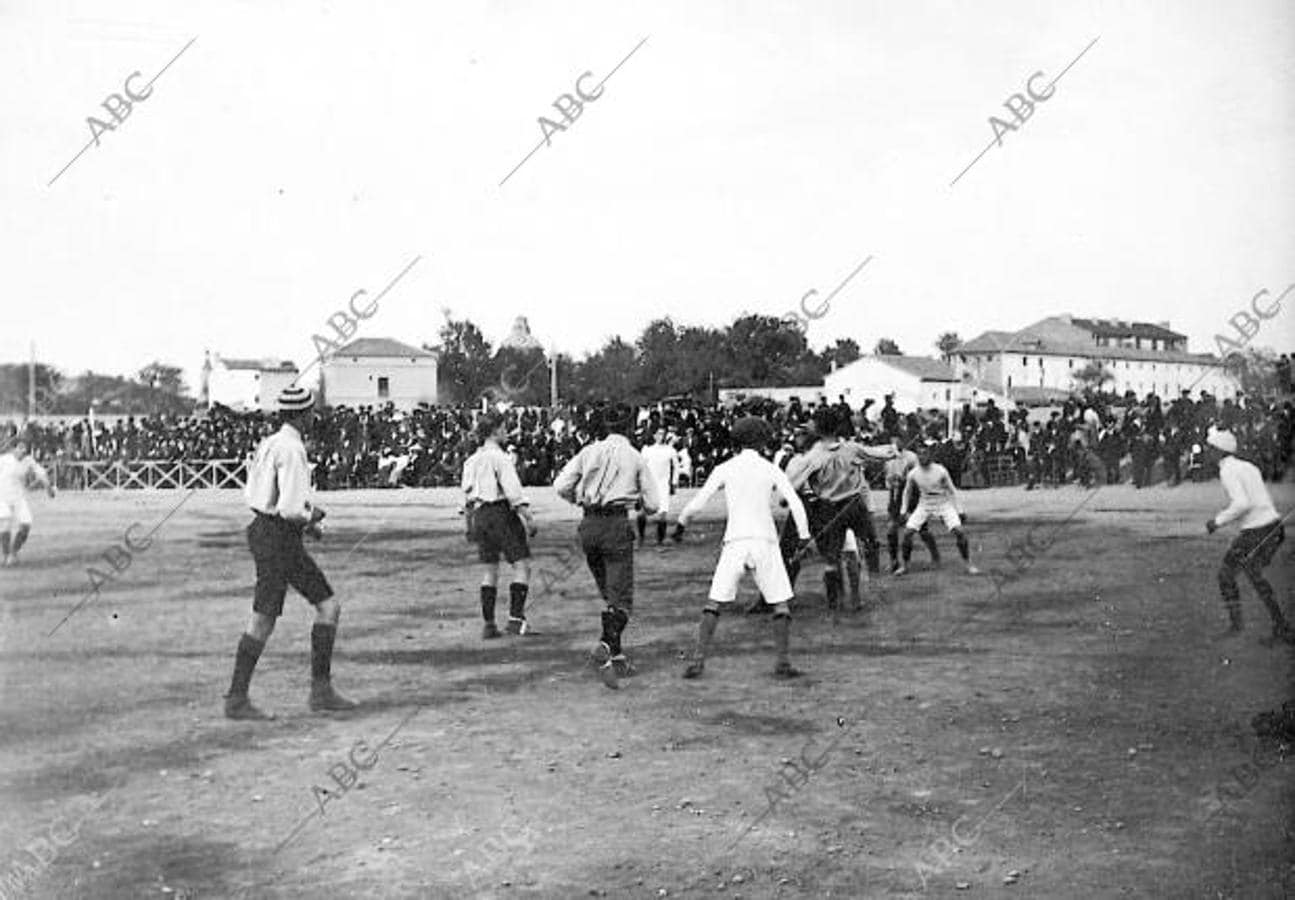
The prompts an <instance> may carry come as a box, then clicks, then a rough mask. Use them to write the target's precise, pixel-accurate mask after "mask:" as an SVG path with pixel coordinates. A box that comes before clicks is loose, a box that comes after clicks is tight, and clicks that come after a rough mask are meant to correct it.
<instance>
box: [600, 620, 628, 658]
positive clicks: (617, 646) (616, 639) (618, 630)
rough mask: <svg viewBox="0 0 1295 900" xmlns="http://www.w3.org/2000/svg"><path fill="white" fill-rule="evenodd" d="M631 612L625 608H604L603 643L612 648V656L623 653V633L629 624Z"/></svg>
mask: <svg viewBox="0 0 1295 900" xmlns="http://www.w3.org/2000/svg"><path fill="white" fill-rule="evenodd" d="M629 620H630V617H629V614H628V613H627V612H625V611H624V610H623V609H604V610H603V614H602V624H603V637H602V640H603V643H604V644H606V645H607V646H608V647H610V648H611V651H612V656H617V655H619V654H620V653H621V634H622V632H624V631H625V626H626V625H628V624H629Z"/></svg>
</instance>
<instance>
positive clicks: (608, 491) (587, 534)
mask: <svg viewBox="0 0 1295 900" xmlns="http://www.w3.org/2000/svg"><path fill="white" fill-rule="evenodd" d="M599 418H600V420H601V430H602V432H603V434H604V437H603V438H602V439H601V440H598V441H595V442H594V443H592V444H590V445H588V446H587V447H585V448H584V449H583V450H581V451H580V452H579V453H578V454H576V455H575V457H574V458H572V459H571V461H570V462H568V463H567V464H566V465H565V466H563V467H562V471H561V472H559V473H558V477H557V479H556V480H554V482H553V487H554V488H555V489H556V491H557V494H558V496H559V497H561V498H562V499H563V500H566V501H567V502H568V503H574V504H576V505H577V506H579V507H580V508H581V509H582V510H584V518H582V519H581V520H580V525H579V528H578V529H577V533H578V534H579V536H580V546H581V549H582V550H583V551H584V554H585V561H586V562H587V563H588V565H589V571H590V572H592V573H593V576H594V582H595V583H596V584H597V585H598V592H599V593H600V594H601V595H602V598H603V602H604V603H606V604H607V608H606V609H604V610H603V612H602V635H601V637H600V638H599V640H598V643H597V644H596V645H595V646H594V649H593V653H592V654H591V657H592V660H593V662H594V664H595V665H596V666H597V667H598V674H599V676H600V677H601V678H602V680H603V684H605V685H606V686H607V687H609V688H612V689H613V690H614V689H616V688H618V687H619V686H620V684H619V678H620V677H621V676H624V675H632V674H633V673H634V667H633V665H632V664H631V663H630V661H629V657H628V656H626V655H625V649H624V647H622V645H621V634H622V633H623V632H624V631H625V626H626V625H628V624H629V620H630V614H631V612H632V611H633V609H634V526H633V525H631V524H630V521H629V511H630V510H632V509H634V508H635V507H636V506H637V505H638V504H639V503H642V506H643V511H644V512H645V513H646V514H647V515H649V516H651V515H653V514H655V513H656V512H657V510H659V509H660V508H661V505H662V504H663V503H664V502H666V501H664V500H663V499H662V498H661V497H660V496H659V495H658V490H657V484H656V479H655V478H653V477H652V473H651V471H649V469H648V466H647V463H646V462H644V460H643V457H642V456H641V455H640V454H639V452H638V451H637V450H635V449H634V445H633V444H631V443H630V442H629V438H628V434H629V430H630V428H631V427H633V421H634V417H633V416H632V415H631V413H630V410H629V409H628V408H627V407H625V406H622V405H616V406H611V407H607V408H606V409H604V410H602V413H601V415H600V417H599Z"/></svg>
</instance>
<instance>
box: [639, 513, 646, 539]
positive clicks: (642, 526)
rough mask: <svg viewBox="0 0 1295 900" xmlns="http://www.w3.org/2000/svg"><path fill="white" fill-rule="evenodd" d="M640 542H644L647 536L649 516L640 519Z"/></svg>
mask: <svg viewBox="0 0 1295 900" xmlns="http://www.w3.org/2000/svg"><path fill="white" fill-rule="evenodd" d="M638 529H639V541H642V540H643V539H644V537H645V536H646V535H647V516H644V515H640V516H639V517H638Z"/></svg>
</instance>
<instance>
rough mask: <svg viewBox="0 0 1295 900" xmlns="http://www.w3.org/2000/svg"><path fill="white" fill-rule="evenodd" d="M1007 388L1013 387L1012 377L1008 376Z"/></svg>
mask: <svg viewBox="0 0 1295 900" xmlns="http://www.w3.org/2000/svg"><path fill="white" fill-rule="evenodd" d="M1007 386H1008V387H1011V386H1012V376H1011V375H1008V376H1007Z"/></svg>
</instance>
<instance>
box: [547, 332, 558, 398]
mask: <svg viewBox="0 0 1295 900" xmlns="http://www.w3.org/2000/svg"><path fill="white" fill-rule="evenodd" d="M557 405H558V349H557V348H556V347H554V348H553V350H552V351H551V352H550V353H549V406H557Z"/></svg>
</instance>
